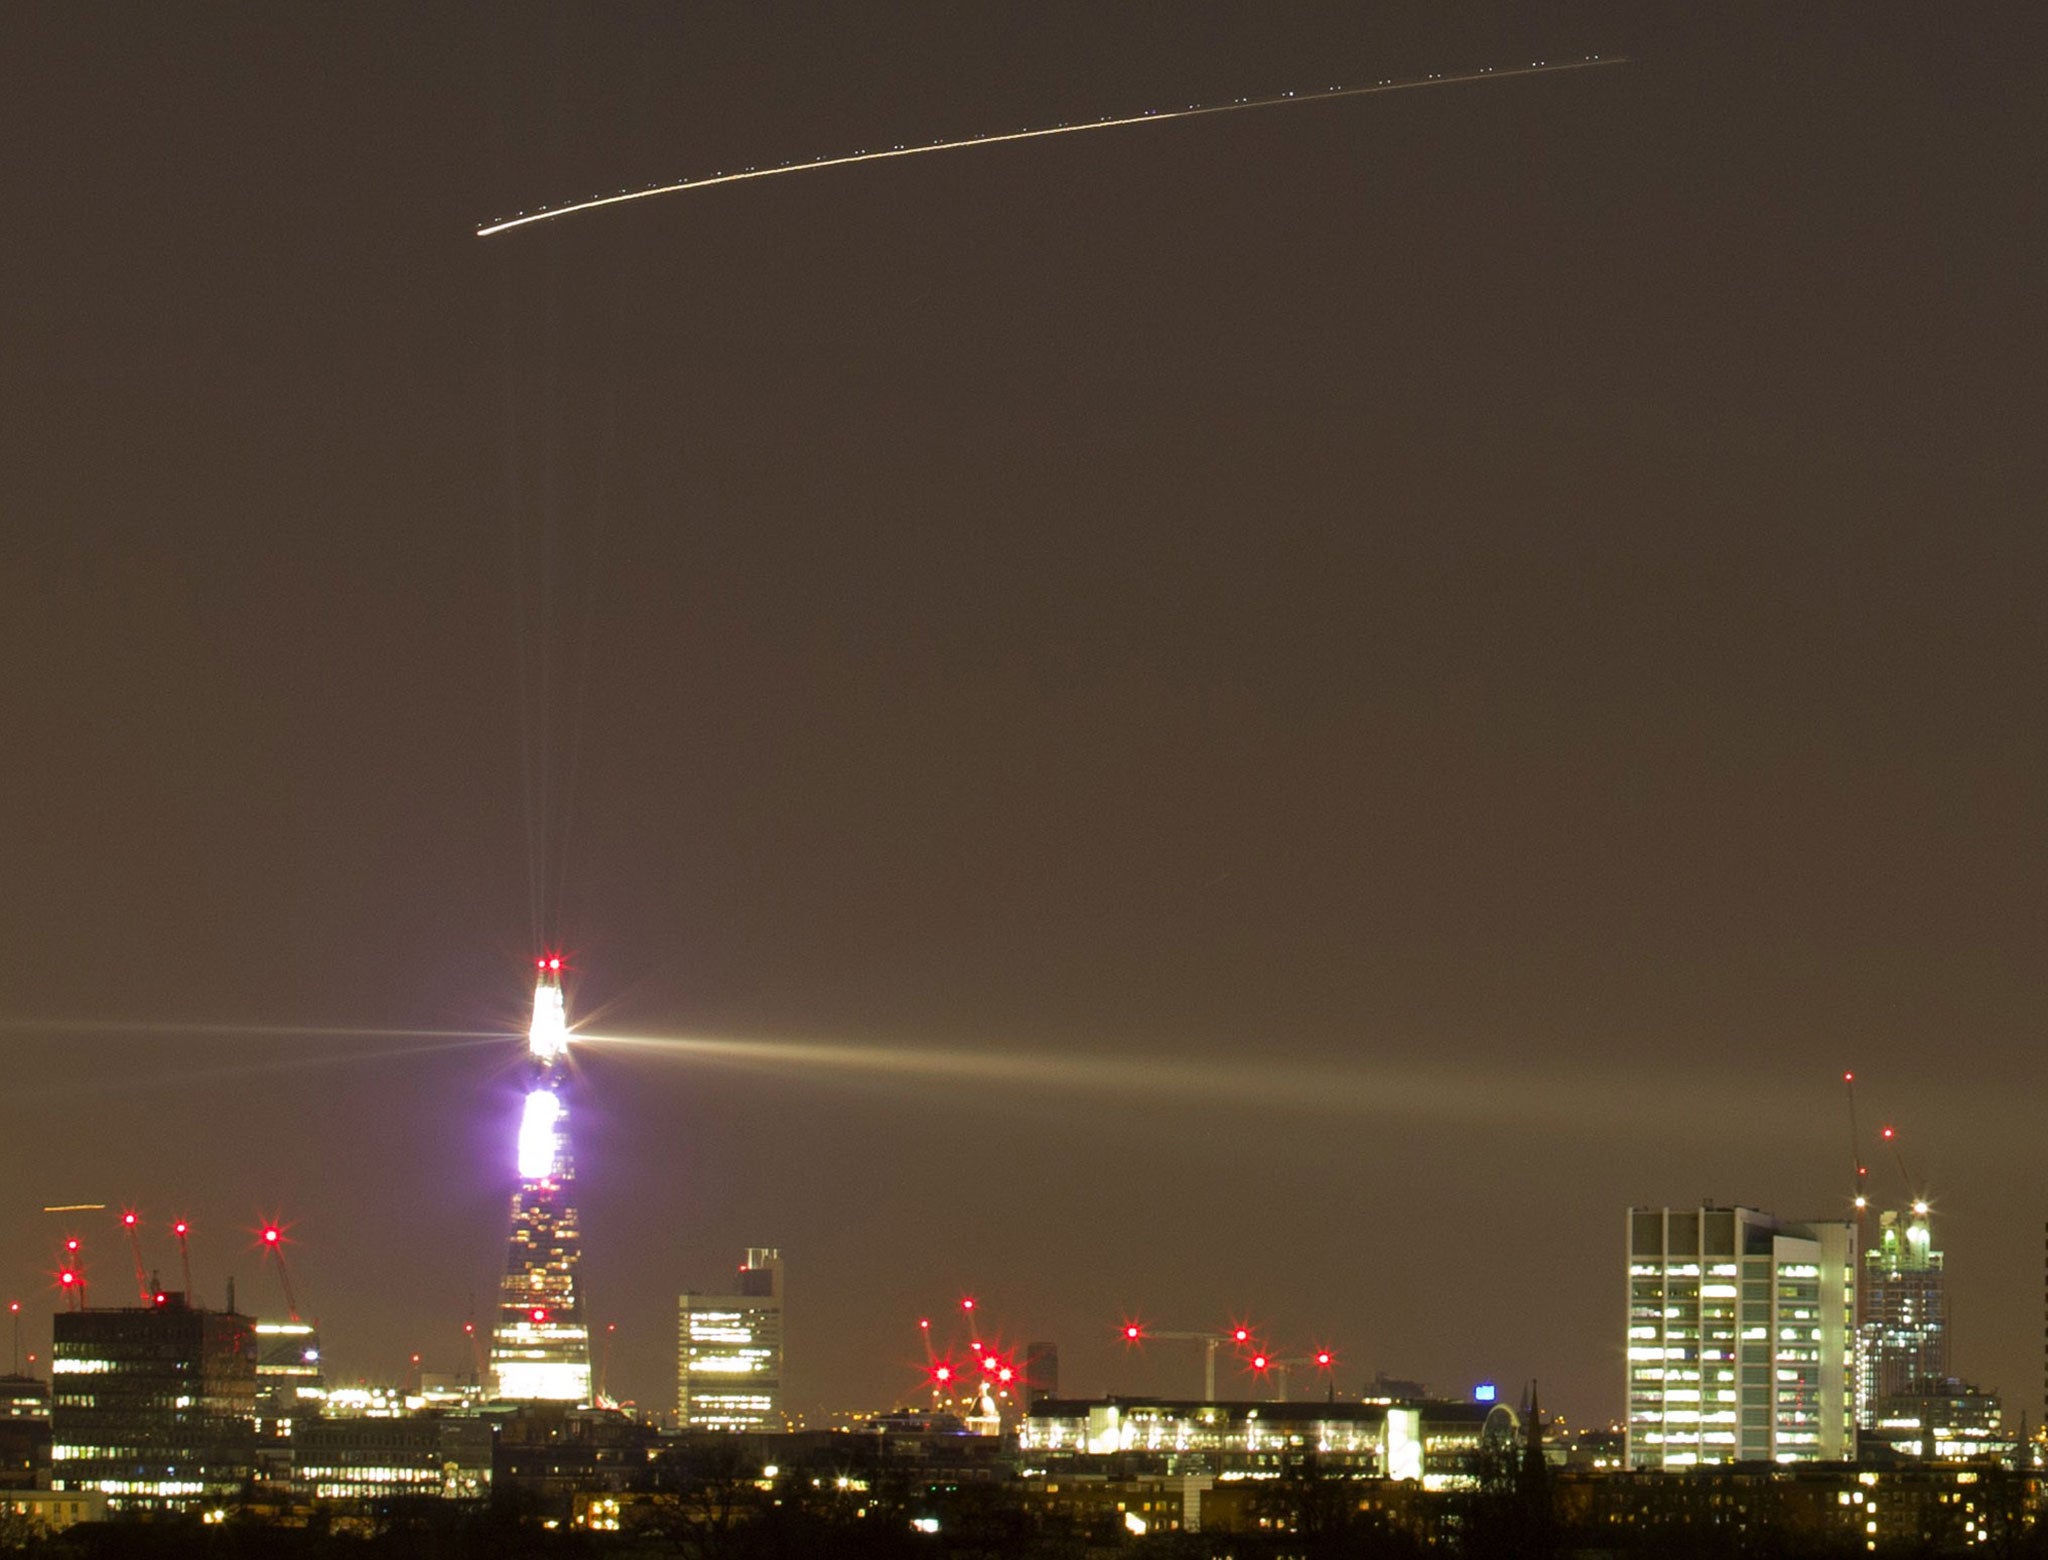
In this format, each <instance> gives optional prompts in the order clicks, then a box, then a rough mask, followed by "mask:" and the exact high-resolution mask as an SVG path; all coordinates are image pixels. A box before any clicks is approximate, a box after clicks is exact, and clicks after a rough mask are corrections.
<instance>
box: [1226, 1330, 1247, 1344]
mask: <svg viewBox="0 0 2048 1560" xmlns="http://www.w3.org/2000/svg"><path fill="white" fill-rule="evenodd" d="M1230 1341H1231V1342H1232V1343H1250V1342H1251V1341H1252V1330H1251V1329H1250V1328H1249V1327H1233V1328H1231V1329H1230Z"/></svg>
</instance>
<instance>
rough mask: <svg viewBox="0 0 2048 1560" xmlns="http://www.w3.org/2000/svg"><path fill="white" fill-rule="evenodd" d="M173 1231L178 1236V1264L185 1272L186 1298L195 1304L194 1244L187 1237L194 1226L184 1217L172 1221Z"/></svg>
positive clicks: (188, 1301)
mask: <svg viewBox="0 0 2048 1560" xmlns="http://www.w3.org/2000/svg"><path fill="white" fill-rule="evenodd" d="M171 1233H172V1234H173V1235H175V1236H177V1237H178V1265H179V1266H180V1267H181V1268H183V1269H184V1273H185V1300H186V1302H187V1303H188V1304H195V1303H196V1302H195V1301H193V1298H192V1245H191V1242H190V1241H188V1240H187V1239H186V1237H187V1236H188V1235H190V1234H191V1233H192V1226H191V1225H190V1224H188V1223H186V1222H185V1220H183V1219H174V1220H172V1221H171Z"/></svg>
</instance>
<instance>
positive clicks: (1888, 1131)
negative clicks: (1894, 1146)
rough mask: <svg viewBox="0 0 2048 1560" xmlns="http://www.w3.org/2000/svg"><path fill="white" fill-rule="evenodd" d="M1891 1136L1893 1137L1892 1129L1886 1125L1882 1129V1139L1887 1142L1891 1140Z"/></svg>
mask: <svg viewBox="0 0 2048 1560" xmlns="http://www.w3.org/2000/svg"><path fill="white" fill-rule="evenodd" d="M1892 1137H1893V1133H1892V1129H1891V1128H1890V1127H1886V1128H1885V1129H1884V1140H1885V1141H1886V1142H1887V1143H1889V1142H1890V1141H1891V1140H1892Z"/></svg>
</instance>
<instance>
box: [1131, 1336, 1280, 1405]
mask: <svg viewBox="0 0 2048 1560" xmlns="http://www.w3.org/2000/svg"><path fill="white" fill-rule="evenodd" d="M1123 1339H1124V1343H1125V1345H1126V1346H1127V1347H1133V1348H1135V1347H1139V1346H1141V1345H1143V1344H1145V1343H1148V1342H1158V1343H1199V1344H1200V1345H1202V1401H1203V1402H1205V1403H1213V1402H1215V1401H1216V1351H1217V1350H1218V1349H1220V1348H1222V1347H1223V1345H1224V1344H1226V1343H1227V1344H1229V1345H1231V1346H1232V1347H1233V1348H1235V1349H1236V1350H1237V1351H1238V1352H1239V1353H1240V1354H1243V1353H1244V1352H1245V1351H1246V1350H1247V1349H1255V1348H1256V1347H1257V1346H1256V1345H1255V1344H1254V1342H1253V1341H1252V1330H1251V1328H1250V1327H1248V1326H1246V1325H1245V1324H1244V1323H1243V1322H1233V1323H1232V1324H1231V1325H1230V1326H1228V1327H1226V1328H1224V1329H1223V1330H1221V1331H1220V1332H1219V1331H1216V1330H1214V1329H1181V1330H1177V1331H1161V1330H1160V1329H1157V1328H1153V1327H1147V1326H1146V1325H1145V1324H1144V1323H1142V1322H1133V1321H1126V1322H1125V1323H1124V1324H1123Z"/></svg>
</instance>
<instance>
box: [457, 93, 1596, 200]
mask: <svg viewBox="0 0 2048 1560" xmlns="http://www.w3.org/2000/svg"><path fill="white" fill-rule="evenodd" d="M1626 63H1627V60H1626V57H1625V56H1622V55H1611V56H1602V55H1597V54H1596V55H1592V56H1590V57H1588V58H1586V59H1583V60H1568V61H1565V62H1562V63H1560V64H1555V65H1553V64H1550V63H1548V62H1543V61H1539V62H1536V63H1532V64H1529V65H1522V66H1516V67H1515V68H1513V69H1509V70H1475V71H1467V72H1464V73H1463V74H1461V75H1433V76H1416V77H1413V78H1411V79H1408V80H1403V81H1392V80H1388V81H1375V82H1372V83H1370V84H1368V85H1366V86H1362V87H1325V88H1323V89H1321V90H1319V91H1310V92H1281V93H1276V94H1275V95H1273V96H1271V97H1258V98H1237V99H1235V100H1234V101H1232V102H1229V103H1208V104H1190V105H1189V106H1188V107H1186V108H1176V109H1168V110H1165V111H1163V112H1160V111H1153V110H1147V111H1146V112H1144V113H1139V114H1124V115H1121V116H1119V117H1116V118H1102V119H1090V120H1084V121H1081V122H1078V123H1074V124H1063V125H1044V126H1041V127H1040V128H1038V129H1036V130H1011V131H1008V132H1006V133H1003V134H999V135H974V136H965V137H963V138H961V139H959V140H955V141H932V142H929V143H927V144H925V145H921V146H891V147H886V148H884V149H883V150H881V151H859V152H849V153H846V154H845V155H843V156H839V157H816V158H813V159H811V160H810V161H809V162H789V163H777V164H776V165H775V166H773V167H770V168H743V169H741V170H740V171H739V172H737V173H714V174H712V175H710V176H709V177H706V178H701V179H683V180H680V181H678V182H676V183H674V184H650V185H648V186H647V187H646V188H645V189H640V190H620V191H619V192H618V193H617V194H614V195H593V196H592V197H590V198H589V199H588V200H579V201H571V202H570V203H569V204H567V205H564V206H543V207H541V208H540V209H539V210H538V211H523V212H521V213H520V214H519V215H518V216H516V217H507V218H504V219H503V220H501V221H496V222H489V223H486V224H485V225H484V226H482V227H480V228H478V229H477V230H476V232H477V237H479V238H489V237H490V236H491V235H492V234H493V233H503V232H506V231H508V230H509V229H511V228H516V227H525V226H527V225H528V224H530V223H534V222H545V221H547V220H548V219H550V218H552V217H566V216H568V215H570V214H571V213H572V212H578V211H594V210H596V209H597V208H598V207H599V206H617V205H621V204H623V203H624V202H626V201H631V200H647V199H650V198H651V197H653V196H656V195H674V194H677V193H679V192H681V191H683V190H701V189H709V188H710V187H711V186H712V185H714V184H738V183H741V182H743V181H745V180H748V179H773V178H776V177H778V176H780V175H782V174H787V173H806V172H810V171H812V170H814V169H819V168H843V167H845V166H847V165H848V164H851V163H865V162H883V161H886V160H887V159H889V158H893V157H916V156H920V155H922V154H923V153H926V152H954V151H960V150H963V149H964V148H966V147H970V146H998V145H1001V144H1002V143H1004V142H1006V141H1036V140H1039V139H1041V138H1043V137H1045V136H1050V135H1078V134H1080V133H1081V132H1082V131H1086V130H1115V129H1118V128H1121V127H1123V126H1127V125H1147V124H1164V123H1165V122H1166V121H1168V120H1172V119H1200V118H1203V117H1205V116H1207V115H1210V114H1234V113H1237V112H1239V111H1240V110H1243V109H1249V108H1280V107H1284V106H1286V105H1288V104H1299V103H1320V102H1327V101H1328V100H1329V99H1331V98H1348V97H1369V96H1371V95H1373V94H1374V93H1379V92H1407V91H1412V90H1414V89H1415V88H1418V87H1449V86H1456V85H1458V84H1460V83H1464V82H1475V81H1502V80H1505V79H1507V78H1508V77H1511V76H1547V75H1551V74H1553V73H1555V72H1557V71H1565V70H1589V69H1594V68H1597V67H1599V66H1602V65H1622V64H1626Z"/></svg>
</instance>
